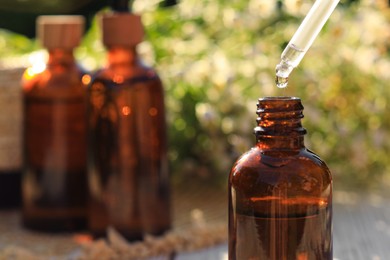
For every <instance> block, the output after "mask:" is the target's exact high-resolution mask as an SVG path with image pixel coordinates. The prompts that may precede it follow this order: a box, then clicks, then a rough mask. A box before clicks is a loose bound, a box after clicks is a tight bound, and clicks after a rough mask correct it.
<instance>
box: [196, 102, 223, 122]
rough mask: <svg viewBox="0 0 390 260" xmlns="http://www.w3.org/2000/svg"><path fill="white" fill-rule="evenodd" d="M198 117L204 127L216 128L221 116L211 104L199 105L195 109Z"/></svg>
mask: <svg viewBox="0 0 390 260" xmlns="http://www.w3.org/2000/svg"><path fill="white" fill-rule="evenodd" d="M195 111H196V117H197V118H198V120H199V122H200V123H201V125H202V126H203V127H206V128H208V127H210V126H215V125H216V123H217V122H218V121H219V115H218V113H217V112H216V111H215V108H214V107H213V106H212V105H211V104H209V103H198V104H197V105H196V108H195Z"/></svg>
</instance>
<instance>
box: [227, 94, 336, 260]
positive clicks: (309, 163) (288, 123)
mask: <svg viewBox="0 0 390 260" xmlns="http://www.w3.org/2000/svg"><path fill="white" fill-rule="evenodd" d="M302 111H303V106H302V104H301V100H300V99H299V98H295V97H266V98H261V99H259V101H258V104H257V114H258V118H257V123H258V125H257V127H255V130H254V132H255V135H256V145H255V146H254V147H253V148H252V149H251V150H250V151H248V152H246V153H245V154H243V155H242V156H241V157H240V158H239V159H238V160H237V161H236V163H235V164H234V166H233V168H232V170H231V173H230V175H229V185H228V186H229V259H230V260H233V259H236V260H246V259H259V260H260V259H261V260H284V259H285V260H287V259H289V260H290V259H296V260H300V259H307V260H312V259H313V260H314V259H315V260H331V259H333V257H332V177H331V173H330V171H329V169H328V167H327V166H326V164H325V163H324V162H323V161H322V160H321V159H320V158H319V157H318V156H317V155H316V154H314V153H313V152H311V151H310V150H308V149H307V148H306V147H305V145H304V135H305V134H306V130H305V129H304V128H303V127H302V124H301V119H302V118H303V112H302Z"/></svg>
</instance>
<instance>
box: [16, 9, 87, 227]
mask: <svg viewBox="0 0 390 260" xmlns="http://www.w3.org/2000/svg"><path fill="white" fill-rule="evenodd" d="M83 31H84V18H83V17H81V16H40V17H38V19H37V34H38V39H39V40H40V42H41V44H42V45H43V46H44V47H45V48H47V50H48V60H47V64H46V67H45V66H44V67H40V66H37V64H33V66H32V67H31V68H28V69H27V70H26V71H25V73H24V75H23V80H22V81H23V82H22V83H23V92H24V93H23V95H24V96H23V103H24V128H23V132H24V145H23V149H24V169H23V175H22V191H23V197H22V198H23V210H22V219H23V225H24V226H25V227H27V228H31V229H36V230H41V231H50V232H51V231H53V232H55V231H72V230H77V229H83V228H86V220H87V218H86V217H87V205H86V203H87V172H86V154H87V152H86V145H87V144H86V142H87V140H86V131H87V130H86V128H87V124H86V85H84V84H83V83H82V81H83V80H88V77H89V76H88V75H87V74H86V73H85V72H84V71H83V70H82V69H80V67H79V66H78V65H77V63H76V61H75V57H74V54H73V50H74V48H75V47H77V46H78V44H79V42H80V40H81V37H82V35H83ZM34 66H35V67H34Z"/></svg>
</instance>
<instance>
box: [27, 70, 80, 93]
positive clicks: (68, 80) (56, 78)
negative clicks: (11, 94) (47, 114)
mask: <svg viewBox="0 0 390 260" xmlns="http://www.w3.org/2000/svg"><path fill="white" fill-rule="evenodd" d="M84 75H87V72H86V71H85V70H83V69H81V68H79V67H77V66H75V67H74V68H72V69H69V70H63V71H53V70H50V69H45V70H43V71H39V72H34V71H33V72H31V68H28V69H26V70H25V72H24V74H23V76H22V80H21V85H22V89H23V93H24V95H27V96H35V95H37V96H46V94H47V95H48V96H53V97H54V96H63V97H65V96H66V95H71V96H72V95H73V94H75V95H84V92H85V85H84V84H83V82H82V78H83V76H84Z"/></svg>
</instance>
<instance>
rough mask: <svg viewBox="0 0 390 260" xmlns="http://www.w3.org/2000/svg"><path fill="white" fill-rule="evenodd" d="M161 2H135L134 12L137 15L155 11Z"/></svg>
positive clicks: (159, 0)
mask: <svg viewBox="0 0 390 260" xmlns="http://www.w3.org/2000/svg"><path fill="white" fill-rule="evenodd" d="M160 2H161V0H148V1H143V0H142V1H134V3H133V11H134V12H135V13H144V12H146V11H153V10H155V9H156V8H157V7H158V4H159V3H160Z"/></svg>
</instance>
